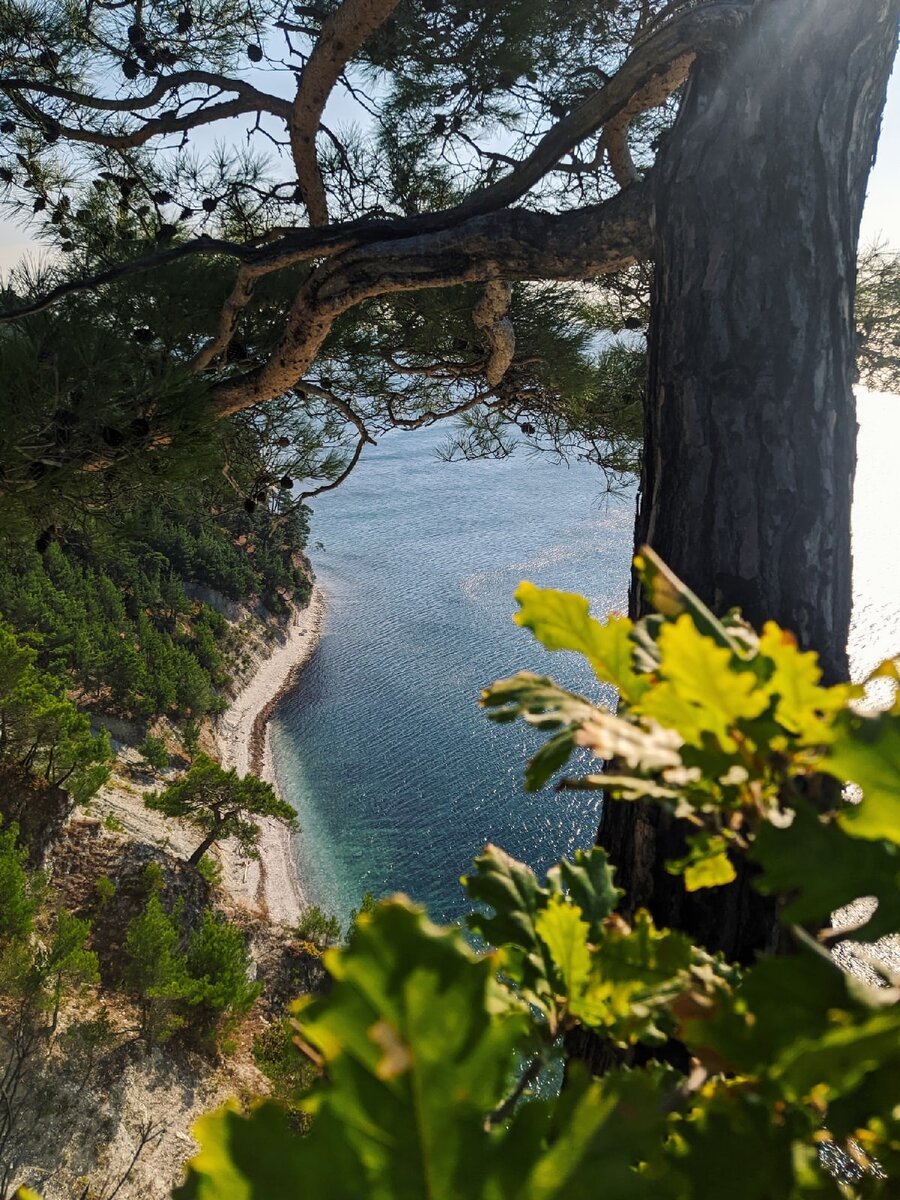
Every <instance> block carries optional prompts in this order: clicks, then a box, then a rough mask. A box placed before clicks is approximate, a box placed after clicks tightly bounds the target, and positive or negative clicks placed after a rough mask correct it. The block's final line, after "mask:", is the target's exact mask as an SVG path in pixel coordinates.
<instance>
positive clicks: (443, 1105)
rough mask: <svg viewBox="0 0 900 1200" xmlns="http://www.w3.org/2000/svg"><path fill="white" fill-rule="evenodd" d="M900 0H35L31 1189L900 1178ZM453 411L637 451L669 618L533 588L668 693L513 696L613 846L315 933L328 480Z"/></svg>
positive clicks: (470, 878)
mask: <svg viewBox="0 0 900 1200" xmlns="http://www.w3.org/2000/svg"><path fill="white" fill-rule="evenodd" d="M898 18H900V0H858V3H855V4H853V5H847V4H845V3H841V2H839V0H602V2H600V3H597V2H596V0H594V2H591V3H588V0H571V2H567V3H562V2H556V0H553V2H551V3H539V2H537V0H503V2H502V3H496V4H495V3H487V2H483V3H479V2H478V0H447V2H446V3H444V2H443V0H424V2H423V3H419V4H416V3H413V2H412V0H321V2H319V0H317V2H315V3H312V4H308V5H307V4H302V3H283V2H282V0H249V2H248V0H202V3H200V2H197V0H177V2H175V0H0V203H2V206H3V213H4V215H5V216H6V217H7V218H8V219H9V220H10V221H11V222H14V223H15V224H16V225H17V226H18V228H19V229H21V230H24V231H25V233H26V235H27V237H28V239H29V244H30V245H31V246H32V247H34V249H35V253H34V254H33V255H26V256H24V257H23V258H21V260H20V261H18V262H17V263H15V264H14V265H13V266H12V267H11V268H10V269H9V270H8V271H6V272H5V273H4V275H3V278H2V286H0V409H2V420H0V519H2V534H0V664H2V665H0V782H2V785H3V786H2V790H0V1200H6V1198H7V1197H13V1196H15V1197H17V1198H18V1200H34V1197H35V1196H43V1197H45V1200H56V1198H57V1197H62V1196H65V1195H81V1196H82V1200H114V1197H116V1196H118V1197H119V1200H128V1197H129V1196H135V1197H136V1196H138V1195H140V1196H145V1195H146V1196H152V1200H157V1198H159V1200H163V1197H164V1196H165V1195H166V1194H168V1193H169V1191H170V1186H172V1185H174V1192H173V1193H172V1194H173V1195H174V1196H176V1197H179V1198H180V1200H189V1198H193V1200H260V1198H261V1197H263V1196H265V1197H266V1200H282V1198H284V1200H287V1198H288V1197H293V1196H300V1195H309V1196H312V1197H316V1198H317V1200H318V1198H323V1200H324V1198H326V1197H332V1196H333V1197H335V1198H337V1197H341V1198H342V1200H346V1198H347V1197H371V1198H373V1200H376V1198H378V1200H380V1198H383V1200H418V1198H419V1197H422V1198H423V1200H424V1198H425V1197H428V1198H429V1200H436V1198H442V1200H443V1198H446V1200H463V1198H466V1200H467V1198H469V1197H473V1198H474V1197H483V1198H484V1200H505V1198H506V1197H512V1196H515V1197H517V1198H518V1197H523V1198H531V1200H539V1198H542V1200H551V1198H553V1197H556V1196H563V1195H565V1196H566V1197H569V1198H573V1197H579V1196H584V1197H585V1198H586V1200H587V1198H588V1197H599V1196H607V1197H611V1198H612V1200H629V1198H630V1197H635V1198H636V1200H637V1198H638V1197H640V1198H644V1197H648V1196H652V1197H660V1198H664V1197H671V1198H672V1200H707V1198H709V1200H712V1197H716V1198H718V1197H719V1196H720V1195H721V1192H722V1190H723V1188H724V1187H727V1188H728V1189H729V1190H730V1191H731V1192H732V1193H733V1195H734V1196H735V1198H736V1200H776V1198H777V1200H813V1198H817V1197H821V1198H822V1200H826V1198H827V1197H834V1196H844V1197H848V1198H852V1200H865V1198H867V1197H870V1196H871V1197H883V1198H885V1200H887V1198H888V1197H891V1196H892V1195H894V1194H895V1192H896V1188H897V1180H898V1178H900V1106H898V1095H897V1089H896V1079H897V1077H898V1068H900V1060H898V1047H900V1036H898V1035H900V1015H898V1014H900V1007H898V1003H900V975H898V973H897V961H898V959H897V950H896V942H897V931H898V929H900V908H898V895H900V857H898V855H900V850H898V847H900V698H898V685H900V667H898V660H896V659H895V658H890V657H888V658H886V659H885V661H884V662H882V663H881V664H880V665H879V666H877V667H876V668H875V670H874V671H871V672H868V673H867V674H866V676H865V677H864V678H858V679H854V680H853V681H851V680H850V677H849V665H848V659H847V652H846V647H847V638H848V633H849V628H850V620H851V604H852V588H851V583H852V545H851V503H852V497H853V480H854V472H855V469H856V461H857V458H856V435H857V422H856V401H855V398H854V387H855V386H856V385H858V384H860V383H862V384H864V385H868V386H870V387H873V388H876V389H880V390H885V391H887V390H891V389H893V390H897V389H898V383H900V353H898V346H900V254H898V252H897V251H896V249H894V248H892V247H891V246H890V245H887V244H884V245H875V246H861V245H860V238H859V230H860V221H861V217H862V210H863V204H864V201H865V196H866V187H867V180H868V177H869V172H870V169H871V166H872V162H873V158H874V156H875V154H876V152H877V150H878V139H879V129H880V123H881V117H882V111H883V108H884V104H885V94H886V89H887V82H888V77H889V75H890V72H891V69H892V65H893V62H894V59H895V55H896V49H897V31H898ZM442 422H444V423H446V430H447V432H446V440H445V442H444V445H443V449H442V452H441V453H442V455H443V456H444V457H445V458H451V459H453V458H457V459H460V458H461V459H493V458H503V457H505V456H507V455H509V454H511V453H514V452H515V453H523V452H524V453H532V454H535V455H538V454H541V455H547V456H550V457H551V458H553V459H554V460H556V461H559V462H561V463H565V462H571V461H578V462H581V463H589V464H591V465H592V466H593V467H594V468H596V471H597V477H598V481H599V485H600V486H605V487H607V488H609V489H613V490H614V489H616V488H617V487H618V486H620V485H621V484H622V483H623V482H624V481H629V480H631V479H634V478H637V479H638V480H639V491H638V506H637V513H636V522H635V536H634V557H633V570H632V574H631V579H630V592H629V601H628V613H627V614H625V613H621V614H618V613H597V614H592V613H591V612H590V606H589V604H588V602H587V600H586V599H584V598H583V597H581V596H578V595H575V594H572V593H568V592H564V591H561V590H556V589H554V588H543V587H537V586H535V585H534V584H531V583H529V582H527V581H523V582H522V583H521V584H520V585H519V587H518V589H517V591H516V594H515V603H516V604H517V605H518V608H517V611H516V615H515V621H516V623H517V624H518V625H519V626H521V627H522V628H523V629H524V630H527V631H529V632H530V633H531V634H532V635H533V637H534V639H535V640H536V642H537V643H538V645H539V646H540V647H542V648H543V650H545V651H547V652H548V653H551V652H558V651H565V652H568V653H569V654H575V655H578V656H580V657H581V659H583V661H584V662H585V663H586V665H587V667H588V669H589V673H590V675H591V676H592V681H593V683H595V684H596V686H597V687H607V688H612V689H614V690H615V693H616V695H617V697H618V700H617V704H616V705H615V706H613V707H604V706H602V705H600V704H599V703H597V701H596V696H595V694H594V693H593V692H589V693H587V694H584V695H582V694H580V693H577V692H575V691H572V690H569V689H567V688H564V687H562V686H560V685H559V684H557V683H556V682H555V681H554V679H553V678H552V675H551V672H550V670H549V668H548V670H547V673H542V674H535V673H533V672H520V673H518V674H513V675H510V676H509V677H507V678H504V679H502V680H498V681H496V682H493V683H490V684H489V685H488V686H487V687H486V688H485V690H484V691H483V693H482V695H481V705H482V707H483V709H484V713H485V717H486V718H487V719H490V720H492V721H494V722H499V723H500V724H506V725H511V724H514V723H524V724H526V725H528V726H531V727H533V729H536V730H537V731H538V733H539V735H540V737H541V742H540V746H539V748H538V749H537V750H536V751H534V752H533V753H532V754H531V757H530V758H529V760H528V762H527V763H523V770H522V788H523V789H524V790H525V791H526V792H528V791H533V790H537V789H540V788H542V787H544V786H546V785H548V784H552V785H553V786H555V787H556V789H557V791H558V793H559V795H560V796H565V794H566V793H569V792H574V791H579V792H580V791H586V792H593V793H597V792H600V793H602V795H603V805H602V811H601V816H600V825H599V829H598V831H597V838H596V845H594V846H591V847H584V848H582V849H579V850H577V851H576V852H574V853H573V854H572V855H571V856H570V857H567V858H564V859H562V860H561V861H559V862H558V863H557V864H556V865H554V866H553V867H552V868H551V869H550V870H549V871H548V872H547V873H546V876H545V877H544V878H539V877H538V876H537V875H536V874H535V872H534V870H533V869H532V868H531V866H529V864H527V863H523V862H518V861H516V860H515V859H514V858H512V857H511V856H510V855H509V854H507V853H506V852H505V851H504V849H503V848H502V847H498V846H495V845H493V844H491V845H488V846H486V847H484V848H483V849H481V851H480V853H478V855H477V857H476V858H475V860H474V863H473V866H472V868H471V870H470V871H469V872H468V873H467V874H466V876H465V878H464V880H463V886H464V888H465V891H466V895H467V898H468V899H467V903H468V904H469V906H470V908H471V912H470V915H469V917H468V919H467V921H466V922H465V928H463V929H461V928H458V927H456V926H450V927H440V926H437V925H435V924H433V923H432V922H431V921H430V919H429V917H428V915H427V913H426V912H425V911H424V909H423V908H422V907H421V906H419V905H417V904H416V903H414V901H412V900H410V899H408V898H407V897H405V896H404V895H402V894H397V895H395V896H388V897H386V898H375V897H372V896H371V895H367V896H365V897H361V898H360V903H359V907H358V908H357V909H356V910H355V911H354V913H353V916H352V918H351V920H350V921H349V923H348V924H347V925H346V927H344V928H342V927H341V923H340V922H339V921H338V920H337V919H336V918H335V917H334V916H333V915H331V914H329V913H328V912H325V911H323V910H322V909H321V908H319V907H318V906H317V905H315V904H309V903H307V902H303V903H302V904H300V903H299V901H298V902H297V903H296V905H295V908H290V907H289V908H288V909H285V910H284V911H290V913H291V916H290V918H289V919H283V918H281V917H279V916H278V915H277V912H275V911H274V897H275V893H274V891H273V886H274V885H273V880H275V881H277V879H278V870H279V867H278V863H279V862H280V861H283V856H284V855H286V854H287V855H289V854H290V852H291V851H290V846H291V845H292V844H293V843H292V842H291V838H292V836H294V835H295V834H296V832H297V829H298V826H299V827H300V832H301V834H302V825H303V814H302V813H300V814H297V813H295V812H294V809H293V808H292V807H291V805H290V804H288V803H287V801H286V800H285V799H284V798H283V797H282V796H281V795H280V794H279V792H278V790H277V787H276V781H275V779H274V778H273V777H272V776H271V774H270V773H268V774H267V772H270V765H268V764H267V753H268V750H267V745H268V744H267V742H266V736H267V735H266V727H267V722H268V719H269V717H270V716H271V713H272V711H273V708H274V706H275V705H276V704H277V703H278V701H279V699H280V698H281V697H282V695H283V694H284V691H285V689H289V688H290V687H291V685H292V679H293V674H292V672H294V669H295V666H296V664H295V665H294V667H292V666H291V665H290V663H287V657H288V655H289V652H291V653H293V652H296V644H295V643H296V639H299V638H300V637H301V633H302V637H303V638H305V639H306V642H305V646H306V649H305V651H304V653H305V654H306V655H308V654H309V653H312V649H313V648H314V638H315V636H317V632H318V626H317V625H316V621H318V620H319V617H317V616H311V615H310V614H311V613H312V614H315V613H318V612H319V611H320V610H319V609H317V608H316V607H315V605H316V602H317V600H316V597H317V592H316V589H315V588H314V579H313V577H312V571H311V567H310V564H309V561H308V559H307V557H306V553H305V551H306V548H307V543H308V541H309V540H310V536H311V535H310V521H311V519H312V516H311V507H314V505H315V501H316V498H317V497H319V496H321V495H323V494H324V493H327V492H328V491H330V490H332V489H333V488H336V487H339V486H340V485H341V484H342V483H343V482H345V481H346V480H347V479H348V477H349V476H350V474H351V472H353V471H354V470H355V469H357V467H358V464H359V461H360V459H361V457H362V456H363V454H364V453H365V452H366V451H367V448H368V447H370V446H374V445H376V444H377V443H378V442H380V441H382V440H383V439H385V438H388V437H393V436H395V435H396V436H400V435H401V433H402V432H403V431H409V430H415V429H423V428H427V427H430V426H433V425H438V424H439V423H442ZM313 529H314V526H313ZM304 613H306V614H307V617H306V618H304ZM304 619H306V620H308V622H310V623H309V624H307V625H303V624H302V623H303V621H304ZM298 631H301V632H298ZM375 636H377V632H376V634H375ZM523 636H524V635H523ZM292 639H293V640H292ZM385 656H386V659H387V661H389V660H390V646H389V645H386V646H385ZM273 663H281V664H285V663H286V664H287V665H285V666H284V669H283V673H282V675H281V676H280V677H279V679H278V681H277V685H276V686H273V687H272V688H270V689H269V690H268V691H267V692H266V694H265V695H262V694H260V696H259V700H258V702H257V703H256V707H255V708H253V707H252V706H251V705H250V701H247V700H245V699H242V698H244V697H246V695H247V692H248V690H249V692H250V693H251V694H252V693H253V688H254V686H255V683H254V680H257V679H259V678H260V677H261V675H263V676H264V675H265V672H266V664H269V668H270V669H271V671H274V667H273V666H272V664H273ZM301 686H302V684H301ZM251 698H252V695H251ZM473 699H474V698H473ZM242 704H243V705H244V709H243V710H241V711H244V712H245V713H249V714H250V716H249V720H248V722H247V724H248V728H247V729H246V730H243V729H242V728H238V726H239V724H240V723H239V722H238V721H237V717H236V716H235V713H236V712H237V711H238V710H239V709H240V707H241V705H242ZM229 722H231V724H229ZM372 736H373V738H374V737H377V736H378V732H377V731H373V735H372ZM459 752H462V751H459ZM586 762H587V763H588V767H587V769H584V766H585V763H586ZM361 769H364V767H363V766H362V765H361ZM335 786H340V780H336V781H335ZM298 817H299V819H298ZM285 847H287V849H285ZM279 854H280V855H282V859H279V858H278V855H279ZM823 864H827V869H825V870H823ZM289 882H290V881H289ZM294 883H295V884H296V881H294ZM397 887H398V889H399V892H400V893H402V889H403V880H402V879H399V880H397ZM295 890H296V888H295ZM281 899H283V897H282V898H281ZM295 899H296V898H295ZM279 902H280V900H279ZM285 903H288V901H285ZM290 903H292V904H293V903H294V901H290ZM160 1096H165V1097H167V1108H168V1111H166V1110H165V1107H163V1108H161V1106H160V1100H159V1097H160ZM189 1130H190V1131H191V1132H190V1133H189ZM191 1137H193V1139H194V1141H193V1143H191V1141H190V1138H191Z"/></svg>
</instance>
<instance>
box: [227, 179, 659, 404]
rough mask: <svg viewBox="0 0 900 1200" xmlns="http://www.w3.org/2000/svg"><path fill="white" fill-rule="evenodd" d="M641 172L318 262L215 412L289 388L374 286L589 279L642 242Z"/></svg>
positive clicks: (637, 254)
mask: <svg viewBox="0 0 900 1200" xmlns="http://www.w3.org/2000/svg"><path fill="white" fill-rule="evenodd" d="M650 213H651V193H650V189H649V186H648V184H647V183H646V182H644V183H641V184H636V185H635V186H634V187H631V188H629V189H628V190H627V191H624V192H620V193H619V194H618V195H616V196H614V197H613V198H612V199H611V200H608V201H607V202H606V203H605V204H601V205H597V206H594V207H592V208H584V209H577V210H575V211H574V212H567V213H561V214H558V215H554V216H549V215H547V214H545V213H536V212H529V211H527V210H525V209H514V210H512V211H509V212H501V213H491V214H488V215H486V216H483V217H476V218H473V219H472V220H471V221H467V222H465V223H463V224H462V225H460V226H458V227H457V228H455V229H452V230H442V231H440V232H438V233H435V234H423V235H420V236H419V237H415V238H408V239H405V240H401V241H388V242H377V243H375V244H374V245H371V246H368V247H364V248H362V249H359V250H354V251H349V252H347V253H346V254H343V255H340V256H338V257H337V258H334V259H330V260H328V261H327V262H325V263H324V264H323V265H322V266H320V267H319V268H318V269H317V270H316V271H314V272H313V274H312V275H311V276H310V277H309V279H308V280H307V281H306V283H305V284H304V286H303V287H302V288H301V289H300V292H299V294H298V295H297V298H296V300H295V302H294V305H293V308H292V310H291V313H290V316H289V318H288V321H287V326H286V330H285V333H284V336H283V337H282V339H281V342H280V343H279V345H278V346H277V347H276V349H275V350H274V352H273V353H272V355H271V357H270V358H269V360H268V362H266V363H265V364H264V365H263V366H261V367H258V368H256V369H255V370H253V371H250V372H248V373H247V374H245V375H239V376H236V377H232V378H230V379H227V380H224V381H223V382H222V383H220V384H218V385H217V386H216V387H215V388H214V389H213V402H214V404H215V408H216V411H217V413H218V414H219V415H220V416H227V415H229V414H231V413H235V412H239V411H240V410H241V409H244V408H248V407H250V406H251V405H253V404H260V403H263V402H265V401H267V400H271V399H274V398H275V397H276V396H279V395H281V394H282V393H284V392H286V391H289V390H290V389H291V388H292V387H294V386H295V385H296V383H297V381H298V380H299V379H300V378H301V377H302V376H303V375H304V374H305V373H306V371H307V370H308V368H309V366H310V365H311V363H312V362H313V360H314V359H315V357H316V354H317V353H318V351H319V349H320V347H321V346H322V343H323V342H324V341H325V339H326V337H327V336H328V334H329V333H330V332H331V328H332V326H333V324H334V322H335V321H336V320H337V318H338V317H339V316H341V315H342V314H343V313H345V312H348V311H349V310H350V309H352V308H354V307H355V306H356V305H358V304H361V303H362V302H363V301H365V300H370V299H372V298H374V297H375V296H382V295H388V294H391V293H397V292H407V291H417V290H420V289H423V288H438V287H448V286H452V285H454V284H462V283H481V282H487V281H488V280H498V279H589V278H593V277H595V276H597V275H601V274H605V273H607V272H610V271H616V270H621V269H622V268H624V267H625V266H629V265H630V264H631V263H632V262H634V261H635V260H636V259H638V258H644V257H646V256H647V255H648V254H649V252H650V246H651V235H650Z"/></svg>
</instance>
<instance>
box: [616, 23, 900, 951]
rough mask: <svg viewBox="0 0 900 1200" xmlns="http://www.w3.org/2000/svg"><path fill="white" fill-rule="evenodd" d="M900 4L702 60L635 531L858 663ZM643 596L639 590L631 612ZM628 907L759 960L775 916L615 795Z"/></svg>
mask: <svg viewBox="0 0 900 1200" xmlns="http://www.w3.org/2000/svg"><path fill="white" fill-rule="evenodd" d="M898 11H900V0H853V2H852V3H848V2H847V0H759V3H758V4H757V6H756V8H755V10H754V13H753V15H752V17H751V19H750V22H749V24H748V26H747V27H746V29H745V30H744V31H743V32H742V34H741V36H740V41H739V42H738V43H737V44H735V45H733V46H732V47H731V48H730V50H729V52H728V54H727V55H725V56H722V57H721V58H706V59H703V60H701V61H698V62H697V64H696V65H695V68H694V71H693V74H692V77H691V81H690V83H689V85H688V90H687V94H686V95H685V97H684V101H683V105H682V109H681V112H680V114H679V117H678V120H677V122H676V125H675V127H674V129H673V130H672V132H671V134H670V135H669V137H668V139H667V141H666V144H665V145H664V147H663V149H662V151H661V154H660V161H659V163H658V164H657V172H658V191H657V195H656V218H655V221H656V224H655V251H654V253H655V277H654V298H653V313H652V318H651V325H650V332H649V352H650V377H649V387H648V394H647V412H646V441H645V451H644V460H643V474H642V479H641V494H640V499H639V510H638V516H637V523H636V542H637V544H638V545H640V544H642V543H645V542H646V543H649V544H650V545H651V546H652V547H653V549H654V550H656V551H657V553H658V554H660V555H661V556H662V558H663V559H664V560H665V561H666V562H667V563H668V564H669V566H670V567H672V568H673V570H674V571H675V572H676V573H677V574H678V575H680V576H681V577H682V579H684V580H685V581H686V582H687V583H688V584H689V586H690V587H691V588H693V589H694V591H696V592H697V593H698V595H699V596H701V597H702V599H703V600H705V601H706V602H707V603H708V604H709V605H710V606H711V607H712V608H713V609H715V610H716V611H718V612H723V611H725V610H727V609H728V608H730V607H732V606H734V605H737V606H739V607H740V608H741V609H742V610H743V612H744V615H745V616H746V617H747V618H748V620H750V621H751V622H752V623H753V624H755V625H757V626H758V625H760V624H761V623H762V622H763V621H764V620H766V619H767V618H770V617H771V618H774V619H775V620H777V621H778V622H780V623H781V624H782V625H784V626H786V627H787V628H788V629H791V630H793V631H794V632H795V633H796V634H797V635H798V637H799V638H800V641H801V642H802V643H803V645H805V646H810V647H813V648H815V649H816V650H817V651H818V652H819V654H820V656H821V658H822V662H823V666H824V668H825V672H826V675H827V676H828V677H829V678H831V679H836V678H838V677H842V676H845V675H846V671H847V658H846V641H847V633H848V628H849V621H850V602H851V555H850V503H851V498H852V490H853V474H854V465H855V454H856V413H855V405H854V400H853V395H852V391H851V384H852V382H853V378H854V341H855V330H854V320H853V298H854V287H855V275H856V252H857V241H858V235H859V222H860V217H861V215H862V207H863V200H864V198H865V189H866V181H867V178H868V174H869V169H870V166H871V162H872V158H873V152H874V147H875V144H876V140H877V134H878V128H879V121H880V117H881V111H882V108H883V105H884V99H885V90H886V86H887V79H888V75H889V73H890V67H891V63H892V61H893V57H894V51H895V48H896V36H897V15H898ZM641 604H642V599H641V597H640V596H639V595H638V592H637V589H636V587H634V586H633V587H632V596H631V607H632V610H633V612H634V613H639V612H640V609H641ZM598 837H599V841H600V842H601V844H602V845H604V846H605V847H606V848H607V849H608V850H609V852H610V853H611V856H612V859H613V862H614V863H615V865H616V867H617V869H618V881H619V883H620V884H621V885H622V886H624V887H625V888H626V890H627V892H628V896H629V902H630V904H631V905H632V906H637V905H644V906H646V907H648V908H649V909H650V911H651V912H652V913H653V916H654V918H655V919H656V920H657V921H659V922H660V923H662V924H667V925H674V926H676V927H678V928H681V929H684V930H686V931H688V932H690V933H691V934H693V935H694V937H695V939H696V940H698V941H700V942H701V943H703V944H705V945H706V946H707V947H709V948H710V949H713V950H722V951H724V952H725V953H726V954H728V955H729V956H730V957H732V958H734V959H736V960H747V959H749V958H751V957H752V956H753V954H754V953H755V952H756V951H757V950H759V949H761V948H764V947H771V945H772V940H773V937H774V935H775V922H774V919H773V914H772V912H771V909H770V907H769V906H767V905H764V904H763V902H762V901H761V899H760V897H758V896H757V895H756V894H755V893H754V892H752V891H751V889H750V888H749V886H748V881H747V879H746V878H745V877H744V878H740V879H739V880H738V881H737V882H736V883H735V884H733V885H731V886H730V887H728V888H718V889H715V890H713V891H711V892H701V893H699V894H696V895H694V896H689V895H687V894H686V893H685V892H684V890H683V887H682V885H681V882H680V880H677V879H675V878H673V877H672V876H670V875H668V874H667V872H666V871H665V867H664V863H665V861H666V860H667V859H669V858H673V857H676V856H679V855H680V854H681V853H683V846H682V842H681V835H680V831H679V830H678V829H677V828H675V827H674V825H673V822H672V821H671V820H669V819H668V818H666V817H665V816H660V814H659V813H658V811H656V810H652V811H651V810H644V809H640V808H638V807H637V806H635V805H631V804H617V803H609V804H607V805H606V806H605V811H604V813H603V817H602V820H601V826H600V831H599V835H598Z"/></svg>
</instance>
